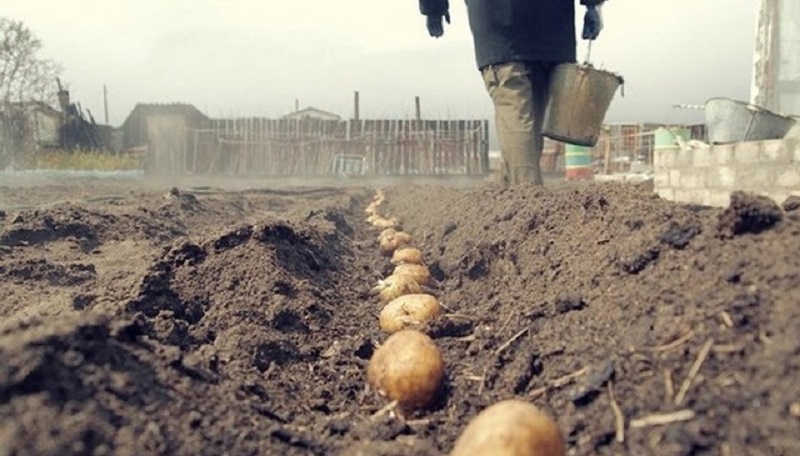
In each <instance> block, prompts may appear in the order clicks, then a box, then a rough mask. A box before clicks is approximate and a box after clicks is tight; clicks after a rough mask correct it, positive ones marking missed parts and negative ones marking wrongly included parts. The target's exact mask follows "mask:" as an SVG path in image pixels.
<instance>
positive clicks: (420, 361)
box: [367, 329, 445, 415]
mask: <svg viewBox="0 0 800 456" xmlns="http://www.w3.org/2000/svg"><path fill="white" fill-rule="evenodd" d="M444 373H445V366H444V360H443V359H442V354H441V352H440V351H439V347H437V346H436V343H434V341H433V339H431V338H430V337H428V336H427V335H426V334H424V333H422V332H420V331H416V330H413V329H405V330H402V331H398V332H396V333H394V334H392V335H391V336H389V337H388V338H387V339H386V341H385V342H384V343H383V345H381V346H380V347H378V348H377V349H376V350H375V352H374V353H373V354H372V358H371V359H370V360H369V366H368V367H367V381H368V383H369V384H370V386H371V387H372V388H373V389H375V390H376V391H377V392H378V394H380V395H381V396H383V397H385V398H387V399H388V400H390V401H397V412H398V413H399V414H400V415H407V414H409V413H411V412H413V411H416V410H422V409H425V408H428V407H429V406H431V405H433V404H434V402H435V401H436V398H437V396H438V394H439V391H440V390H441V387H442V382H443V380H444Z"/></svg>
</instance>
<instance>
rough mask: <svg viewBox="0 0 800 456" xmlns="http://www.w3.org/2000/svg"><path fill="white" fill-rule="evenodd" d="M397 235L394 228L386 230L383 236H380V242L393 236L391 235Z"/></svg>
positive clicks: (382, 232)
mask: <svg viewBox="0 0 800 456" xmlns="http://www.w3.org/2000/svg"><path fill="white" fill-rule="evenodd" d="M395 233H397V230H396V229H394V228H386V229H385V230H383V231H381V234H379V235H378V240H379V241H380V240H381V239H383V238H385V237H387V236H391V235H393V234H395Z"/></svg>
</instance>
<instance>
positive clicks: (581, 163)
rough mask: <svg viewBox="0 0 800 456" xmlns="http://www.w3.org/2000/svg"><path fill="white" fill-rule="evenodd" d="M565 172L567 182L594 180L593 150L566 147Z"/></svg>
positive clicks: (576, 146) (580, 147)
mask: <svg viewBox="0 0 800 456" xmlns="http://www.w3.org/2000/svg"><path fill="white" fill-rule="evenodd" d="M564 171H565V173H564V174H565V178H566V180H586V179H592V178H593V177H594V172H593V171H592V148H591V147H585V146H578V145H574V144H567V145H566V146H565V147H564Z"/></svg>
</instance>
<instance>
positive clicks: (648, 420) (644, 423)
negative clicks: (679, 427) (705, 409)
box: [630, 409, 695, 429]
mask: <svg viewBox="0 0 800 456" xmlns="http://www.w3.org/2000/svg"><path fill="white" fill-rule="evenodd" d="M694 417H695V413H694V411H693V410H689V409H685V410H678V411H677V412H672V413H657V414H655V415H648V416H645V417H643V418H637V419H634V420H631V422H630V426H631V428H634V429H636V428H643V427H649V426H663V425H665V424H672V423H678V422H681V421H689V420H691V419H693V418H694Z"/></svg>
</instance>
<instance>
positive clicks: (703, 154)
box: [692, 147, 711, 167]
mask: <svg viewBox="0 0 800 456" xmlns="http://www.w3.org/2000/svg"><path fill="white" fill-rule="evenodd" d="M692 160H693V164H694V166H695V167H703V166H710V165H711V149H710V148H705V147H696V148H693V149H692Z"/></svg>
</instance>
